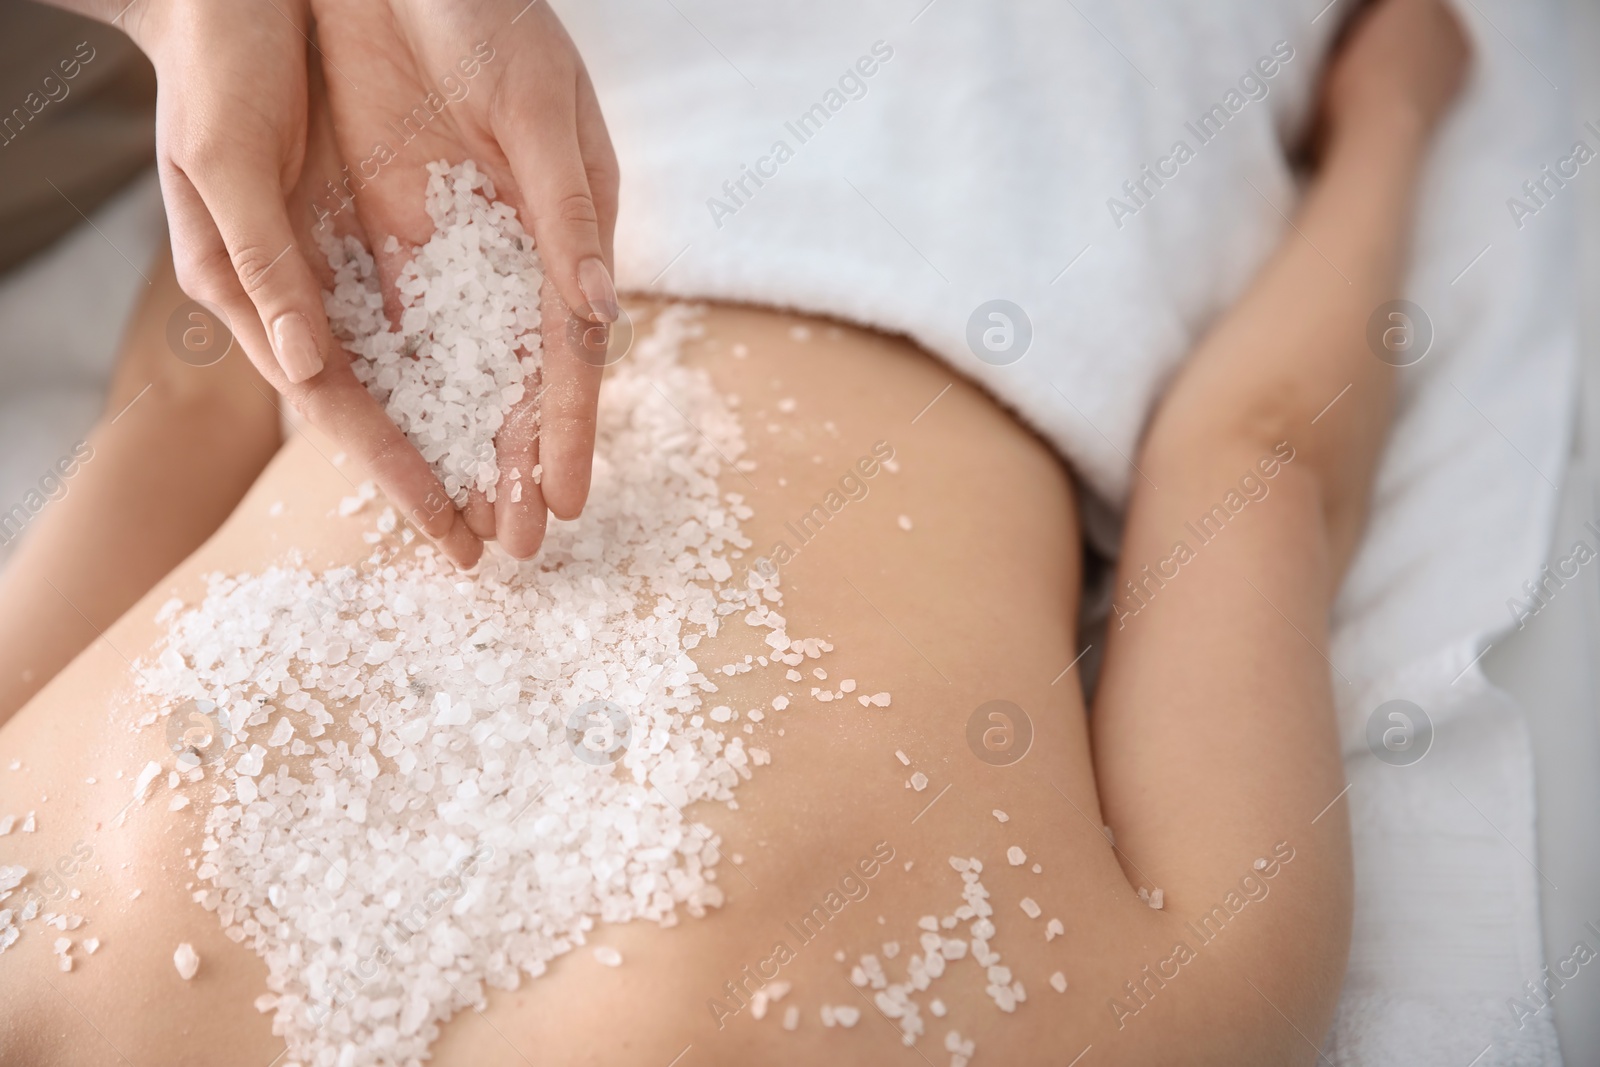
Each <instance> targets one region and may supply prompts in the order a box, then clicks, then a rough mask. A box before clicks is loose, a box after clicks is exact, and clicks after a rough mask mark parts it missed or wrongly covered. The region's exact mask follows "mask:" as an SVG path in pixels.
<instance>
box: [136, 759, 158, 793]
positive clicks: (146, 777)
mask: <svg viewBox="0 0 1600 1067" xmlns="http://www.w3.org/2000/svg"><path fill="white" fill-rule="evenodd" d="M160 773H161V764H159V763H157V762H156V761H155V760H151V761H150V762H149V763H146V764H145V765H144V770H142V771H140V772H139V777H137V778H135V779H134V780H133V799H135V800H138V801H143V800H144V795H145V793H146V792H147V791H148V790H149V789H150V783H151V782H153V781H155V780H156V775H158V774H160Z"/></svg>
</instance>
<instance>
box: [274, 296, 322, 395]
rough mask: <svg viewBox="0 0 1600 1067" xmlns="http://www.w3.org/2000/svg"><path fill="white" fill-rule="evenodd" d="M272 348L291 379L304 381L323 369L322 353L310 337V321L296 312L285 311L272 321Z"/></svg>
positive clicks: (292, 380) (284, 371)
mask: <svg viewBox="0 0 1600 1067" xmlns="http://www.w3.org/2000/svg"><path fill="white" fill-rule="evenodd" d="M272 347H273V348H274V349H276V350H277V355H278V366H280V367H282V368H283V373H284V374H287V375H288V376H289V380H290V381H291V382H296V383H298V382H303V381H305V380H306V379H307V378H310V377H313V376H314V375H316V374H319V373H320V372H321V371H322V353H321V352H318V351H317V342H316V341H315V340H314V339H313V338H312V336H311V324H310V323H309V322H307V321H306V317H305V316H304V315H302V314H300V313H299V312H298V311H286V312H284V313H283V314H282V315H279V316H278V317H277V318H275V319H273V320H272Z"/></svg>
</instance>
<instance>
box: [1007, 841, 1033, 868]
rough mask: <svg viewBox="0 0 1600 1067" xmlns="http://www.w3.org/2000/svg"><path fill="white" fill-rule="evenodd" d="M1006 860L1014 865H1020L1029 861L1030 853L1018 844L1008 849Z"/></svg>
mask: <svg viewBox="0 0 1600 1067" xmlns="http://www.w3.org/2000/svg"><path fill="white" fill-rule="evenodd" d="M1006 860H1007V861H1008V862H1009V863H1010V864H1011V866H1013V867H1020V866H1022V865H1023V864H1024V863H1027V862H1028V854H1027V853H1026V852H1024V851H1022V849H1021V848H1019V847H1018V846H1016V845H1012V846H1011V847H1010V848H1008V849H1006Z"/></svg>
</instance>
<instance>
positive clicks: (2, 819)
mask: <svg viewBox="0 0 1600 1067" xmlns="http://www.w3.org/2000/svg"><path fill="white" fill-rule="evenodd" d="M16 824H17V817H16V816H15V815H0V837H4V836H6V835H7V834H9V833H10V832H11V828H12V827H13V826H15V825H16Z"/></svg>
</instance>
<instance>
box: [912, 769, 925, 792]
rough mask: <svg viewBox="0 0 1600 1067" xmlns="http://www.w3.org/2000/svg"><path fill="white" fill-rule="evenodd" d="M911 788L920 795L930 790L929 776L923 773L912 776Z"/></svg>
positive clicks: (919, 772) (918, 772)
mask: <svg viewBox="0 0 1600 1067" xmlns="http://www.w3.org/2000/svg"><path fill="white" fill-rule="evenodd" d="M911 788H912V789H915V790H916V791H917V792H919V793H920V792H922V791H923V790H924V789H926V788H928V776H927V775H926V774H923V773H922V772H921V771H917V772H916V773H915V774H913V775H912V776H911Z"/></svg>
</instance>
